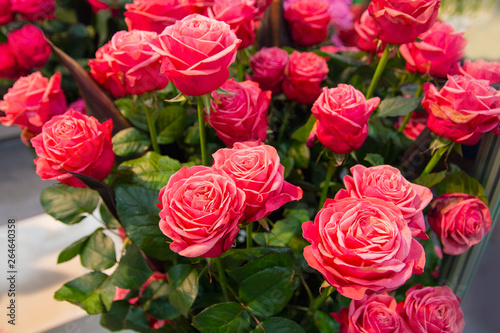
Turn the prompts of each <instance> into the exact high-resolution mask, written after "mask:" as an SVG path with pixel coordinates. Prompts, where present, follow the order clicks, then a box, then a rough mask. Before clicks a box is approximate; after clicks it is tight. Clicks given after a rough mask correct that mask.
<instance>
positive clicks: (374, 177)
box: [335, 164, 432, 239]
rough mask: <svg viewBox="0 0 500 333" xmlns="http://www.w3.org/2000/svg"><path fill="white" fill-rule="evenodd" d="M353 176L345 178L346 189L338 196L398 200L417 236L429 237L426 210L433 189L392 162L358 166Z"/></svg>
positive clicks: (400, 208)
mask: <svg viewBox="0 0 500 333" xmlns="http://www.w3.org/2000/svg"><path fill="white" fill-rule="evenodd" d="M351 173H352V177H351V176H345V177H344V185H345V187H346V189H345V190H340V191H339V192H337V194H336V195H335V199H336V200H339V199H343V198H349V197H351V198H366V197H373V198H378V199H381V200H384V201H388V202H392V203H394V204H395V205H396V206H397V207H398V208H399V210H400V211H401V214H402V215H403V217H404V218H405V220H406V221H407V223H408V226H409V227H410V230H411V231H412V234H413V236H417V237H420V238H423V239H427V235H426V233H425V220H424V214H423V212H422V211H423V209H424V208H425V207H427V205H428V204H429V203H430V202H431V200H432V192H431V190H429V189H428V188H427V187H425V186H421V185H417V184H413V183H410V182H409V181H407V180H406V179H405V178H404V177H403V175H401V172H400V171H399V170H398V169H396V168H394V167H392V166H390V165H379V166H374V167H370V168H367V167H364V166H362V165H359V164H358V165H355V166H354V167H352V168H351Z"/></svg>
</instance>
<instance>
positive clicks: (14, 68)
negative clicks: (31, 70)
mask: <svg viewBox="0 0 500 333" xmlns="http://www.w3.org/2000/svg"><path fill="white" fill-rule="evenodd" d="M23 71H25V70H24V69H22V68H21V66H20V65H19V63H18V62H17V58H16V55H15V54H14V52H13V51H12V47H11V46H10V45H9V43H0V78H6V79H17V78H18V77H19V75H20V74H21V73H22V72H23Z"/></svg>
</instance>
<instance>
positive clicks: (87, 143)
mask: <svg viewBox="0 0 500 333" xmlns="http://www.w3.org/2000/svg"><path fill="white" fill-rule="evenodd" d="M112 127H113V122H112V120H111V119H110V120H107V121H105V122H104V123H102V124H101V123H99V122H98V121H97V119H95V118H94V117H89V116H86V115H83V114H81V113H78V112H75V111H73V110H71V109H69V110H68V111H67V112H66V113H64V114H63V115H60V116H55V117H53V118H52V119H51V120H49V121H48V122H46V123H45V124H44V125H43V128H42V133H40V134H38V135H37V136H35V137H34V138H32V139H31V144H32V145H33V148H35V152H36V155H37V156H38V157H37V158H36V159H35V164H36V173H37V174H38V175H40V176H41V178H42V179H44V180H45V179H53V180H59V181H60V182H61V183H63V184H66V185H69V186H73V187H85V185H84V184H83V183H82V182H81V181H80V180H79V179H77V178H76V177H74V176H72V175H71V174H70V173H68V172H67V171H70V172H73V173H78V174H82V175H86V176H90V177H93V178H96V179H97V180H103V179H104V178H106V176H107V175H108V174H109V173H110V172H111V169H112V168H113V164H114V162H115V154H114V153H113V146H112V144H111V128H112Z"/></svg>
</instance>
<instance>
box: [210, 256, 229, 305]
mask: <svg viewBox="0 0 500 333" xmlns="http://www.w3.org/2000/svg"><path fill="white" fill-rule="evenodd" d="M212 261H214V262H215V264H216V265H217V272H218V273H219V280H220V281H219V282H220V286H221V287H222V293H223V294H224V299H225V300H226V302H229V294H228V293H227V280H226V273H225V272H224V266H223V265H222V260H220V258H213V259H212Z"/></svg>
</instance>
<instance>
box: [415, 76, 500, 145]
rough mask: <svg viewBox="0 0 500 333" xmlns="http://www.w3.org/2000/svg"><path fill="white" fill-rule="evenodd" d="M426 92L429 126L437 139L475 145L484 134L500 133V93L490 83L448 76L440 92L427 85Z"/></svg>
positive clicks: (423, 101) (423, 104)
mask: <svg viewBox="0 0 500 333" xmlns="http://www.w3.org/2000/svg"><path fill="white" fill-rule="evenodd" d="M424 92H425V96H424V99H423V100H422V106H423V107H424V109H425V110H426V111H427V112H428V113H429V120H428V121H427V127H429V129H430V130H431V131H432V132H434V133H435V134H437V135H438V136H440V137H442V138H447V139H450V140H452V141H454V142H457V143H460V144H465V145H474V144H476V143H477V142H478V141H479V140H480V139H481V136H482V135H483V133H487V132H490V131H493V133H494V134H497V135H498V134H499V133H500V131H499V128H498V126H499V123H500V92H499V91H497V90H496V89H494V88H493V87H491V86H490V85H489V81H486V80H476V79H474V78H471V77H466V76H458V75H455V76H448V81H447V82H446V84H445V85H444V87H442V88H441V90H439V91H438V89H437V88H436V87H435V86H434V85H433V84H431V83H426V84H424Z"/></svg>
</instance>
